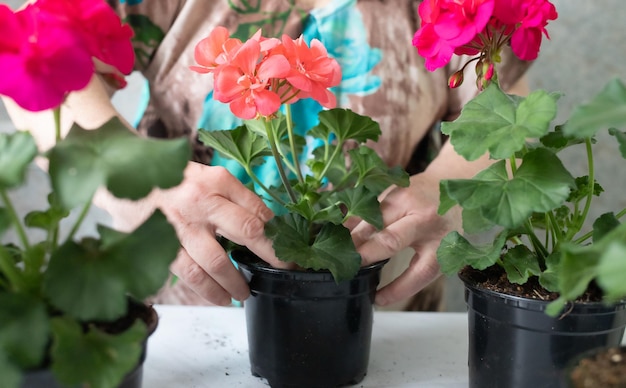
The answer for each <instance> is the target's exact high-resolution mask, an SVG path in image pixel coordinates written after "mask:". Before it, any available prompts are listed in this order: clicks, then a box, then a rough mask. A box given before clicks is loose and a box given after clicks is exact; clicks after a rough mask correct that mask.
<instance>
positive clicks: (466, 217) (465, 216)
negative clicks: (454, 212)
mask: <svg viewBox="0 0 626 388" xmlns="http://www.w3.org/2000/svg"><path fill="white" fill-rule="evenodd" d="M461 218H462V221H463V231H464V232H465V233H470V234H474V233H479V232H484V231H486V230H489V229H491V228H493V227H494V226H495V224H494V223H493V222H491V221H489V220H488V219H486V218H485V217H484V216H483V215H482V213H481V212H480V209H463V213H462V216H461Z"/></svg>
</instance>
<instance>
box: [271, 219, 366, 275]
mask: <svg viewBox="0 0 626 388" xmlns="http://www.w3.org/2000/svg"><path fill="white" fill-rule="evenodd" d="M265 235H266V236H267V238H269V239H270V240H272V241H273V247H274V251H275V252H276V256H277V257H278V258H279V259H280V260H282V261H285V262H293V263H296V264H297V265H299V266H300V267H302V268H309V269H313V270H320V269H328V270H329V271H330V272H331V273H332V275H333V277H334V279H335V281H336V282H337V283H339V282H341V281H343V280H348V279H351V278H353V277H354V275H356V273H357V272H358V271H359V268H360V266H361V255H359V253H358V252H357V251H356V248H355V247H354V243H353V241H352V236H351V235H350V231H349V230H348V229H347V228H346V227H344V226H343V225H335V224H332V223H326V224H324V225H323V226H322V228H321V230H320V232H319V234H318V235H317V236H316V237H315V240H314V241H313V242H312V243H311V237H310V236H311V224H309V223H308V222H307V220H305V219H304V218H302V217H301V216H299V215H297V214H285V215H283V216H280V217H274V218H273V219H272V220H271V221H270V222H268V223H267V224H266V225H265ZM278 236H280V238H277V237H278Z"/></svg>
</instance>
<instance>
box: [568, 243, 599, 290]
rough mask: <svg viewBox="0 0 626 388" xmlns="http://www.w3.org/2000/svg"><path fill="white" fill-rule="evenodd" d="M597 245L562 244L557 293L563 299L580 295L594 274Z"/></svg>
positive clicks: (597, 258)
mask: <svg viewBox="0 0 626 388" xmlns="http://www.w3.org/2000/svg"><path fill="white" fill-rule="evenodd" d="M597 249H598V247H596V246H594V245H588V246H580V245H575V244H563V245H562V247H561V260H560V261H561V263H560V265H559V293H560V294H561V295H560V297H561V298H564V299H565V300H574V299H576V298H578V297H579V296H580V295H582V294H583V293H584V292H585V291H586V290H587V287H589V283H590V282H591V281H592V280H593V279H594V278H595V276H596V269H595V268H596V266H597V264H598V262H599V260H600V255H599V254H598V253H599V252H598V251H597Z"/></svg>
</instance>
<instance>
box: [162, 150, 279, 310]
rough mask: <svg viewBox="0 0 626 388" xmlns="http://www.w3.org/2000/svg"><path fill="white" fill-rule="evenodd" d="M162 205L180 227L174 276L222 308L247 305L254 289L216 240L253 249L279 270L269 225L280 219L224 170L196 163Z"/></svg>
mask: <svg viewBox="0 0 626 388" xmlns="http://www.w3.org/2000/svg"><path fill="white" fill-rule="evenodd" d="M156 205H157V206H158V207H159V208H160V209H161V210H162V211H163V212H164V213H165V214H166V216H167V217H168V220H169V221H170V222H171V223H172V225H173V226H174V227H175V228H176V231H177V233H178V237H179V240H180V243H181V249H180V251H179V253H178V256H177V258H176V260H175V261H174V263H173V264H172V265H171V267H170V268H171V271H172V273H174V274H175V275H176V276H178V277H179V278H180V279H181V280H182V281H184V282H185V283H186V285H187V286H189V288H191V289H192V290H194V291H195V292H196V293H197V294H199V295H200V296H202V297H203V298H205V299H206V300H208V301H209V302H211V303H215V304H217V305H228V304H230V303H231V298H234V299H236V300H244V299H246V298H247V297H248V296H249V294H250V290H249V288H248V285H247V284H246V281H245V280H244V278H243V277H242V276H241V275H240V274H239V272H238V271H237V269H236V268H235V266H234V265H233V264H232V263H231V261H230V258H229V257H228V255H227V253H226V252H225V251H224V249H223V248H222V246H221V245H220V244H219V242H218V241H217V238H216V236H217V235H220V236H224V237H226V238H228V239H229V240H231V241H233V242H235V243H237V244H240V245H245V246H247V247H248V248H249V249H250V250H251V251H252V252H254V253H255V254H256V255H258V256H259V257H260V258H262V259H263V260H265V261H266V262H268V263H269V264H271V265H272V266H274V267H279V268H280V267H285V263H283V262H281V261H279V260H278V259H277V258H276V256H275V254H274V250H273V248H272V243H271V241H269V240H268V239H267V238H265V234H264V226H265V223H266V222H267V221H269V220H270V219H271V218H272V217H273V216H274V214H273V213H272V211H271V210H270V209H269V208H268V207H267V206H265V204H264V203H263V201H262V200H261V199H260V198H259V197H258V196H257V195H256V194H255V193H253V192H252V191H250V190H249V189H248V188H246V187H245V186H244V185H243V184H242V183H241V182H240V181H239V180H238V179H237V178H235V177H234V176H233V175H232V174H230V173H229V172H228V171H227V170H226V169H225V168H223V167H212V166H206V165H202V164H199V163H190V164H189V165H188V167H187V169H186V170H185V178H184V180H183V182H182V183H181V184H180V185H179V186H177V187H175V188H172V189H168V190H163V191H160V192H159V193H158V195H157V197H156Z"/></svg>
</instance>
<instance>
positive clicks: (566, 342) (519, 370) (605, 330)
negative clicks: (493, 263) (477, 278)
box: [459, 273, 626, 388]
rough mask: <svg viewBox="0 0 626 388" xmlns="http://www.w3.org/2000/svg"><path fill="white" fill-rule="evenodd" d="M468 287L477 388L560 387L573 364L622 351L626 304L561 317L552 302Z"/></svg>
mask: <svg viewBox="0 0 626 388" xmlns="http://www.w3.org/2000/svg"><path fill="white" fill-rule="evenodd" d="M459 277H460V278H461V280H462V281H463V282H464V283H465V301H466V302H467V306H468V325H469V326H468V329H469V354H468V365H469V383H470V384H469V386H470V387H472V388H479V387H480V388H488V387H507V388H516V387H519V388H527V387H532V388H542V387H546V388H548V387H558V386H559V384H560V382H561V381H562V374H563V373H564V370H565V369H566V368H567V366H568V363H569V362H570V360H571V359H573V358H575V357H576V356H577V355H579V354H581V353H583V352H585V351H588V350H590V349H593V348H597V347H603V346H617V345H619V344H620V342H621V341H622V336H623V334H624V327H625V326H626V309H625V307H626V303H620V304H617V305H613V306H607V305H604V304H602V303H576V304H574V305H573V306H572V307H571V309H569V310H568V312H567V313H566V314H564V315H562V316H560V317H558V316H557V317H554V318H552V317H550V316H548V315H547V314H546V313H545V309H546V306H547V305H548V303H549V302H548V301H542V300H535V299H527V298H522V297H517V296H511V295H506V294H502V293H498V292H494V291H490V290H486V289H482V288H480V287H478V286H477V285H476V283H475V282H474V281H472V279H470V278H469V277H467V276H465V275H463V273H462V274H461V275H460V276H459Z"/></svg>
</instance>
